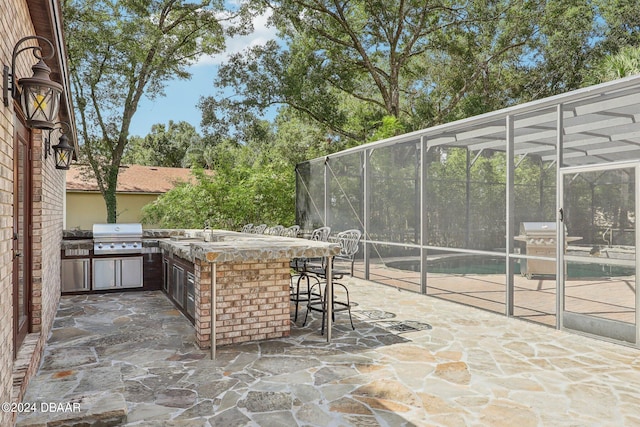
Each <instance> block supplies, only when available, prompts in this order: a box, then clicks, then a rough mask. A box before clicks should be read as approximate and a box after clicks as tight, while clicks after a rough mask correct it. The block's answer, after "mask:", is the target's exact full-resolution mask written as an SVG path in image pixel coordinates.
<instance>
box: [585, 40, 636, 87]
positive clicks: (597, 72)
mask: <svg viewBox="0 0 640 427" xmlns="http://www.w3.org/2000/svg"><path fill="white" fill-rule="evenodd" d="M636 74H640V46H638V47H635V46H625V47H623V48H622V49H620V51H619V52H618V53H616V54H614V55H609V56H606V57H604V58H603V59H602V60H601V61H600V62H598V63H597V64H596V65H595V66H594V67H593V68H592V69H591V70H589V76H588V78H587V81H586V82H587V84H597V83H603V82H608V81H610V80H615V79H621V78H623V77H629V76H633V75H636Z"/></svg>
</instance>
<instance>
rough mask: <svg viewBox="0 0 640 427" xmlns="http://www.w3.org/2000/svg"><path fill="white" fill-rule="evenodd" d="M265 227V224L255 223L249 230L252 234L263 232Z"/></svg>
mask: <svg viewBox="0 0 640 427" xmlns="http://www.w3.org/2000/svg"><path fill="white" fill-rule="evenodd" d="M266 228H267V224H260V225H256V226H255V227H253V228H252V229H251V232H252V233H253V234H262V233H264V230H266Z"/></svg>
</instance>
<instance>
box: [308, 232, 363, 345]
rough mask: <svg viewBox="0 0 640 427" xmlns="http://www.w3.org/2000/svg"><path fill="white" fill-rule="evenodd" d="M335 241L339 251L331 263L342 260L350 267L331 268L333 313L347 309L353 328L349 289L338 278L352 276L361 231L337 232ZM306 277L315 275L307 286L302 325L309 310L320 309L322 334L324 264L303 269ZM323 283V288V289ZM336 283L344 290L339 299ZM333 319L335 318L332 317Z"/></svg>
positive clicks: (325, 299) (325, 310) (324, 310)
mask: <svg viewBox="0 0 640 427" xmlns="http://www.w3.org/2000/svg"><path fill="white" fill-rule="evenodd" d="M336 237H337V241H338V243H340V253H339V254H338V255H336V256H335V257H334V258H333V261H334V262H333V265H332V267H334V266H335V265H336V261H343V262H347V263H348V264H350V268H349V269H348V270H341V269H339V268H332V278H333V280H332V282H333V290H334V292H333V301H331V304H332V308H333V313H334V316H335V313H336V311H347V312H348V313H349V321H350V322H351V328H353V329H355V326H354V325H353V318H352V317H351V300H350V299H349V289H347V287H346V286H345V285H344V284H343V283H340V282H339V280H341V279H343V278H344V277H345V276H351V277H353V266H354V262H355V255H356V253H358V249H359V247H360V238H361V237H362V232H361V231H360V230H357V229H352V230H346V231H343V232H341V233H338V235H337V236H336ZM305 272H306V274H307V277H310V275H313V276H315V278H316V282H315V283H314V284H313V285H311V287H310V288H309V297H308V302H307V313H306V315H305V317H304V322H303V326H304V325H305V324H306V323H307V316H308V315H309V311H311V310H313V311H320V312H322V329H321V333H322V334H323V335H324V322H325V316H326V312H327V291H326V284H327V270H326V265H322V266H321V267H320V268H317V267H311V268H307V269H306V270H305ZM323 284H324V289H323ZM336 285H337V288H338V289H341V290H342V291H344V292H341V294H344V298H343V299H341V298H340V296H342V295H336V293H335V290H336ZM334 320H335V319H334Z"/></svg>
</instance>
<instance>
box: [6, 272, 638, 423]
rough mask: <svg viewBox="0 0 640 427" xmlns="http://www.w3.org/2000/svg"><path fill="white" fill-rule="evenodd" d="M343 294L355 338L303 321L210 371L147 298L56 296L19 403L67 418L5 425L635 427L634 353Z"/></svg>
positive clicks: (445, 308) (484, 315)
mask: <svg viewBox="0 0 640 427" xmlns="http://www.w3.org/2000/svg"><path fill="white" fill-rule="evenodd" d="M348 284H349V289H350V291H351V298H352V300H353V301H356V302H357V304H358V305H357V306H356V307H354V308H353V314H354V320H355V326H356V330H355V331H353V330H351V328H350V326H349V322H348V319H347V315H346V313H344V312H342V313H338V314H337V316H336V322H335V326H334V333H333V341H332V343H326V341H325V338H324V337H322V336H321V335H320V333H319V330H320V325H319V319H318V317H315V318H313V321H312V322H311V323H309V324H307V326H306V327H301V325H300V323H301V320H300V318H299V319H298V324H297V325H292V330H291V336H290V337H287V338H281V339H276V340H270V341H262V342H255V343H249V344H242V345H230V346H225V347H221V348H219V349H218V353H217V354H218V359H217V360H216V361H212V360H210V359H209V352H208V351H203V350H199V349H197V347H196V346H195V336H194V331H193V327H192V326H191V325H190V324H189V322H188V321H187V320H186V319H185V318H184V317H183V316H182V315H181V314H180V313H179V312H178V311H177V310H175V309H174V308H173V306H172V305H171V303H170V302H169V301H168V300H167V299H166V297H165V296H164V295H163V294H162V293H160V292H139V293H138V292H136V293H126V294H123V293H116V294H103V295H77V296H65V297H63V298H62V300H61V303H60V307H59V309H58V314H57V317H56V320H55V323H54V329H53V331H52V333H51V335H50V337H49V340H48V343H47V346H46V348H45V354H44V357H43V362H42V365H41V367H40V370H39V372H38V374H37V376H36V377H35V378H33V379H32V380H31V383H30V384H29V387H28V389H27V394H26V396H25V399H24V401H25V402H34V403H38V404H40V403H41V402H53V403H63V404H65V403H78V404H79V407H80V411H79V412H75V413H73V412H66V413H65V412H57V413H55V414H52V413H38V412H36V413H34V414H30V415H29V416H21V417H20V418H19V422H18V425H19V426H43V425H47V424H46V423H50V425H53V423H56V422H60V424H55V425H69V424H72V423H73V422H76V421H79V420H83V421H84V422H86V423H87V424H86V425H98V424H99V423H102V424H101V425H126V426H214V425H224V426H255V425H259V426H282V425H305V426H327V425H334V426H372V425H381V426H394V427H395V426H425V425H434V426H468V425H487V426H514V425H516V426H518V427H526V426H554V427H555V426H577V425H579V426H600V425H611V426H613V425H615V426H622V425H640V405H638V402H639V401H640V350H637V349H634V348H630V347H625V346H621V345H616V344H612V343H608V342H604V341H599V340H594V339H591V338H588V337H584V336H581V335H577V334H571V333H566V332H562V331H557V330H555V329H552V328H549V327H545V326H542V325H537V324H533V323H530V322H525V321H522V320H518V319H513V318H506V317H504V316H502V315H499V314H495V313H491V312H487V311H483V310H478V309H475V308H471V307H466V306H463V305H459V304H454V303H451V302H448V301H444V300H442V299H438V298H430V297H426V296H424V295H419V294H416V293H413V292H408V291H405V290H402V289H397V288H394V287H389V286H383V285H380V284H375V283H373V282H368V281H364V280H360V279H349V280H348ZM302 311H304V309H303V310H302ZM303 314H304V313H303ZM109 423H112V424H109Z"/></svg>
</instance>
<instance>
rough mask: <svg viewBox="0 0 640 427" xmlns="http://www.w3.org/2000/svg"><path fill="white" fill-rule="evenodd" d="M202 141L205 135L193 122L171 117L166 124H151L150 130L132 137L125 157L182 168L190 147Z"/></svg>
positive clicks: (146, 162)
mask: <svg viewBox="0 0 640 427" xmlns="http://www.w3.org/2000/svg"><path fill="white" fill-rule="evenodd" d="M202 145H203V142H202V137H201V136H200V135H199V134H198V131H196V128H195V127H193V125H191V124H190V123H187V122H184V121H180V122H177V123H176V122H174V121H173V120H169V123H168V125H166V126H165V125H164V124H161V123H158V124H155V125H153V126H151V132H150V133H149V134H148V135H147V136H145V137H144V138H140V137H133V138H131V140H130V142H129V144H128V146H127V149H126V151H125V154H124V156H123V160H124V161H125V162H126V163H133V164H138V165H146V166H164V167H173V168H179V167H182V166H183V164H184V161H185V156H186V155H187V153H188V152H189V149H190V148H191V147H199V148H201V147H202ZM188 163H189V164H190V162H188Z"/></svg>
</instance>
